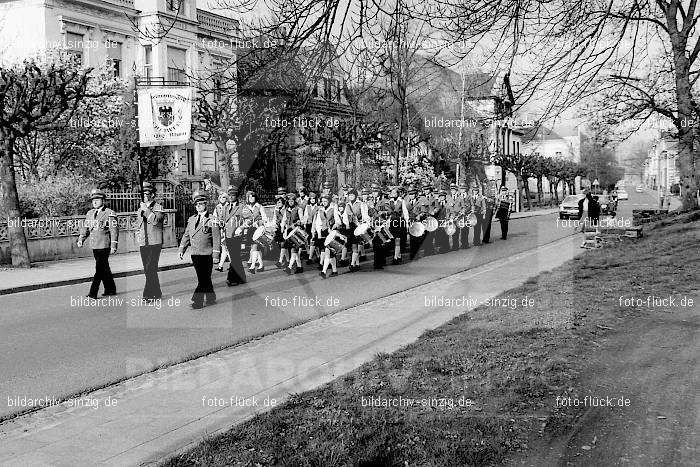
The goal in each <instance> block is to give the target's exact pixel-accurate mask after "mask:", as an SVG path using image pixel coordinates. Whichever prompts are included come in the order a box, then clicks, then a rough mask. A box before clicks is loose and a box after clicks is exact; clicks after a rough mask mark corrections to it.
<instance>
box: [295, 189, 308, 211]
mask: <svg viewBox="0 0 700 467" xmlns="http://www.w3.org/2000/svg"><path fill="white" fill-rule="evenodd" d="M308 202H309V195H308V194H307V193H306V188H304V187H303V186H300V187H299V188H298V189H297V200H296V203H297V207H299V208H300V209H301V210H302V211H303V210H304V209H306V205H307V204H308Z"/></svg>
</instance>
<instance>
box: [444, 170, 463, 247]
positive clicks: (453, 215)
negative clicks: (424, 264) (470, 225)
mask: <svg viewBox="0 0 700 467" xmlns="http://www.w3.org/2000/svg"><path fill="white" fill-rule="evenodd" d="M462 202H463V201H462V197H461V196H460V195H459V193H458V190H457V184H456V183H451V184H450V194H449V195H448V196H447V200H446V202H445V205H446V206H447V222H446V224H445V226H446V227H447V225H453V226H454V227H455V232H454V233H453V234H452V235H448V237H449V244H450V251H455V250H459V233H458V232H459V230H458V225H457V224H458V223H459V220H460V219H461V216H462Z"/></svg>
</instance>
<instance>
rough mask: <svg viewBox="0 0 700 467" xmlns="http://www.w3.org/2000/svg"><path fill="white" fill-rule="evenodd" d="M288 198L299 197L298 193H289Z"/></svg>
mask: <svg viewBox="0 0 700 467" xmlns="http://www.w3.org/2000/svg"><path fill="white" fill-rule="evenodd" d="M287 199H297V195H296V193H287Z"/></svg>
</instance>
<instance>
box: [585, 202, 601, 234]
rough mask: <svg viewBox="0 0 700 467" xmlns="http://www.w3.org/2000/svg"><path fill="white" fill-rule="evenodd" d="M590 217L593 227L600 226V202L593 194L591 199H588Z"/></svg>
mask: <svg viewBox="0 0 700 467" xmlns="http://www.w3.org/2000/svg"><path fill="white" fill-rule="evenodd" d="M588 218H589V219H590V221H591V225H592V226H593V227H598V224H599V223H600V203H599V202H598V197H597V196H593V197H592V198H591V200H589V201H588Z"/></svg>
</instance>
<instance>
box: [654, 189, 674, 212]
mask: <svg viewBox="0 0 700 467" xmlns="http://www.w3.org/2000/svg"><path fill="white" fill-rule="evenodd" d="M648 191H649V194H650V195H652V196H653V197H654V199H655V200H656V207H658V203H659V192H658V191H657V190H648ZM681 207H683V203H682V202H681V200H680V199H679V198H678V197H677V196H671V197H669V208H668V210H669V212H670V211H677V210H678V209H680V208H681Z"/></svg>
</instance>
